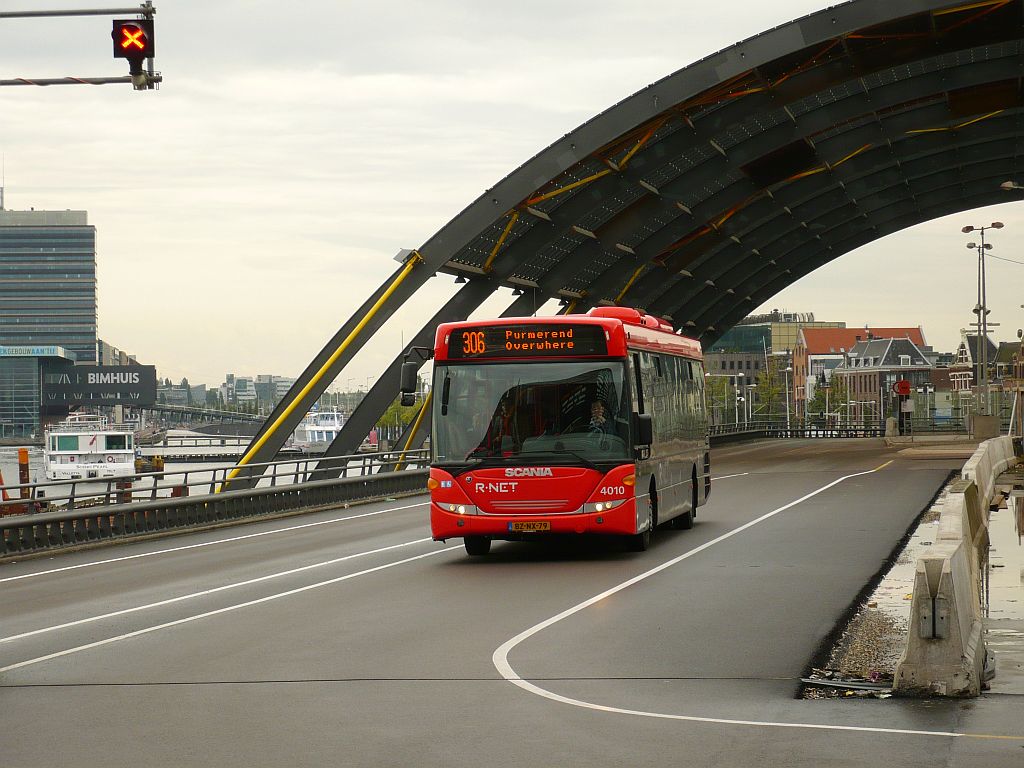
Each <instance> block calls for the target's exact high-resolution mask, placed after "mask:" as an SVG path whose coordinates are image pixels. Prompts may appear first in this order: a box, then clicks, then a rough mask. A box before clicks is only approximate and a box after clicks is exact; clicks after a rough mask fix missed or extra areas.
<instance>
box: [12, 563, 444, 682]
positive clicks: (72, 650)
mask: <svg viewBox="0 0 1024 768" xmlns="http://www.w3.org/2000/svg"><path fill="white" fill-rule="evenodd" d="M461 548H462V547H461V545H460V546H458V547H445V548H444V549H438V550H434V551H433V552H427V553H425V554H422V555H414V556H413V557H407V558H405V559H404V560H396V561H395V562H393V563H385V564H384V565H378V566H376V567H374V568H367V569H366V570H365V571H359V572H358V573H349V574H346V575H345V576H338V577H337V578H334V579H328V580H327V581H320V582H317V583H316V584H307V585H306V586H304V587H298V588H296V589H289V590H288V591H286V592H277V593H275V594H273V595H267V596H266V597H260V598H257V599H256V600H248V601H246V602H244V603H236V604H235V605H228V606H225V607H224V608H218V609H217V610H214V611H206V612H205V613H198V614H195V615H194V616H186V617H185V618H182V619H176V620H175V621H168V622H166V623H164V624H157V625H155V626H152V627H145V628H143V629H137V630H135V631H134V632H126V633H125V634H123V635H116V636H115V637H108V638H106V639H104V640H97V641H96V642H93V643H87V644H85V645H78V646H75V647H74V648H67V649H65V650H63V651H57V652H55V653H49V654H47V655H45V656H38V657H36V658H34V659H27V660H26V661H19V662H17V663H16V664H8V665H7V666H6V667H0V673H2V672H10V671H12V670H15V669H21V668H22V667H28V666H31V665H32V664H39V663H41V662H44V661H50V660H51V659H58V658H60V657H62V656H70V655H71V654H73V653H79V652H81V651H88V650H90V649H92V648H99V647H101V646H104V645H110V644H111V643H116V642H119V641H121V640H128V639H130V638H133V637H139V636H141V635H148V634H150V633H151V632H159V631H160V630H161V629H169V628H170V627H177V626H179V625H181V624H188V623H190V622H193V621H199V620H200V619H206V618H209V617H210V616H219V615H220V614H222V613H230V612H231V611H237V610H240V609H242V608H248V607H250V606H253V605H260V604H261V603H269V602H270V601H271V600H279V599H280V598H282V597H291V596H292V595H297V594H299V593H301V592H308V591H309V590H311V589H319V588H320V587H327V586H330V585H331V584H338V583H339V582H342V581H348V580H349V579H355V578H358V577H359V576H366V575H368V574H371V573H376V572H377V571H383V570H387V569H388V568H394V567H396V566H399V565H405V564H406V563H411V562H414V561H416V560H422V559H423V558H426V557H433V556H434V555H440V554H444V553H445V552H451V551H453V550H456V549H461Z"/></svg>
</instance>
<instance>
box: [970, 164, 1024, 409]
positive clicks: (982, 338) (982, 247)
mask: <svg viewBox="0 0 1024 768" xmlns="http://www.w3.org/2000/svg"><path fill="white" fill-rule="evenodd" d="M1012 183H1013V182H1005V183H1004V184H1003V185H1000V186H1001V187H1002V188H1003V189H1007V187H1006V186H1005V185H1006V184H1012ZM1009 189H1013V187H1012V186H1011V187H1009ZM1002 228H1003V222H1001V221H993V222H992V223H991V224H989V225H988V226H987V227H972V226H970V225H968V226H966V227H964V228H963V229H961V230H960V231H961V232H963V233H964V234H967V233H969V232H978V233H980V234H979V238H980V239H979V241H978V242H977V243H973V242H971V243H968V244H967V247H968V248H969V249H971V250H977V251H978V303H977V305H975V307H974V313H975V314H976V315H977V316H978V322H977V326H978V335H979V338H978V346H979V347H980V355H979V357H980V358H981V359H980V361H979V376H978V386H979V394H980V395H981V397H980V398H979V399H980V400H981V402H980V403H979V404H978V406H977V408H978V413H979V414H987V413H988V313H989V309H988V306H987V292H986V286H985V251H987V250H991V248H992V244H991V243H986V242H985V230H988V229H1002Z"/></svg>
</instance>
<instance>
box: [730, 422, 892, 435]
mask: <svg viewBox="0 0 1024 768" xmlns="http://www.w3.org/2000/svg"><path fill="white" fill-rule="evenodd" d="M710 433H711V437H712V438H716V437H719V438H722V437H732V436H736V437H766V438H768V437H770V438H798V437H800V438H804V437H816V438H847V437H883V436H884V435H885V428H884V427H881V426H879V425H877V424H867V425H865V424H851V425H845V424H844V425H833V426H824V425H815V424H800V423H797V422H795V421H791V422H790V424H789V425H788V426H787V425H786V422H785V421H781V422H780V421H775V420H772V421H767V420H766V421H751V422H748V423H746V424H743V423H740V424H716V425H714V426H712V427H710Z"/></svg>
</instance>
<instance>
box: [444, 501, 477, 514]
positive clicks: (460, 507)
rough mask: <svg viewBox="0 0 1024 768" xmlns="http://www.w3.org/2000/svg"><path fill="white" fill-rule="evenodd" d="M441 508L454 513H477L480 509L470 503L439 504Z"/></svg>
mask: <svg viewBox="0 0 1024 768" xmlns="http://www.w3.org/2000/svg"><path fill="white" fill-rule="evenodd" d="M439 506H440V507H441V508H442V509H447V510H448V511H449V512H452V513H454V514H456V515H479V514H480V510H479V509H477V508H476V507H475V506H473V505H472V504H441V505H439Z"/></svg>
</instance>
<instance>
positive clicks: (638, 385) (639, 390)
mask: <svg viewBox="0 0 1024 768" xmlns="http://www.w3.org/2000/svg"><path fill="white" fill-rule="evenodd" d="M633 382H634V384H635V390H636V391H635V393H634V395H635V399H636V412H637V413H644V412H645V411H644V385H643V377H642V376H641V375H640V353H639V352H634V353H633Z"/></svg>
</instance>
